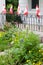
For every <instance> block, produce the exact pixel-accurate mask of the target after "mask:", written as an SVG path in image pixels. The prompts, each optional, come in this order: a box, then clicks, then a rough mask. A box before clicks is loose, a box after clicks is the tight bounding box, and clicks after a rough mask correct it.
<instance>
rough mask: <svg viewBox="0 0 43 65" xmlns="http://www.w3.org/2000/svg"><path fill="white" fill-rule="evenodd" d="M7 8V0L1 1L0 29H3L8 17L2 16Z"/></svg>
mask: <svg viewBox="0 0 43 65" xmlns="http://www.w3.org/2000/svg"><path fill="white" fill-rule="evenodd" d="M4 7H5V0H0V28H3V26H4V24H5V21H6V16H5V15H3V14H2V10H3V8H4Z"/></svg>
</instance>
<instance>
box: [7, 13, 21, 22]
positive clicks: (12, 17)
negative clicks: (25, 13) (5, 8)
mask: <svg viewBox="0 0 43 65" xmlns="http://www.w3.org/2000/svg"><path fill="white" fill-rule="evenodd" d="M6 20H7V21H8V22H12V21H14V22H19V23H22V20H21V17H20V16H18V15H16V14H6Z"/></svg>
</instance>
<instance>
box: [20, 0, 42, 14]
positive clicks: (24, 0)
mask: <svg viewBox="0 0 43 65" xmlns="http://www.w3.org/2000/svg"><path fill="white" fill-rule="evenodd" d="M19 5H20V8H21V10H22V11H24V9H25V7H26V5H28V11H29V12H30V13H32V14H33V13H36V9H32V1H31V0H19ZM39 8H40V12H41V15H42V14H43V0H39Z"/></svg>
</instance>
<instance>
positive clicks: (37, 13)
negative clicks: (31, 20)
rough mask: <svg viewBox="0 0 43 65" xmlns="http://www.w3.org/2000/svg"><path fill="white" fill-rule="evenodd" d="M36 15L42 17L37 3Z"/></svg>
mask: <svg viewBox="0 0 43 65" xmlns="http://www.w3.org/2000/svg"><path fill="white" fill-rule="evenodd" d="M36 16H37V17H38V18H40V10H39V7H38V5H36Z"/></svg>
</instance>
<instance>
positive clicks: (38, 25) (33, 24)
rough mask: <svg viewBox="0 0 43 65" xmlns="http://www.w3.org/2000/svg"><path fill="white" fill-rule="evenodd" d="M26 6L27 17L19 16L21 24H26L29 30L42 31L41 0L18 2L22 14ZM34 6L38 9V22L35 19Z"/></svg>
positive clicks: (42, 6)
mask: <svg viewBox="0 0 43 65" xmlns="http://www.w3.org/2000/svg"><path fill="white" fill-rule="evenodd" d="M27 5H28V12H29V14H28V16H27V17H25V16H24V15H22V16H21V19H22V20H23V23H27V24H28V26H29V29H31V30H35V31H36V30H37V31H38V30H40V31H43V0H19V6H20V9H21V11H22V12H24V10H25V8H26V6H27ZM36 5H38V6H39V9H40V15H41V17H40V21H39V20H38V18H37V17H36Z"/></svg>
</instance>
